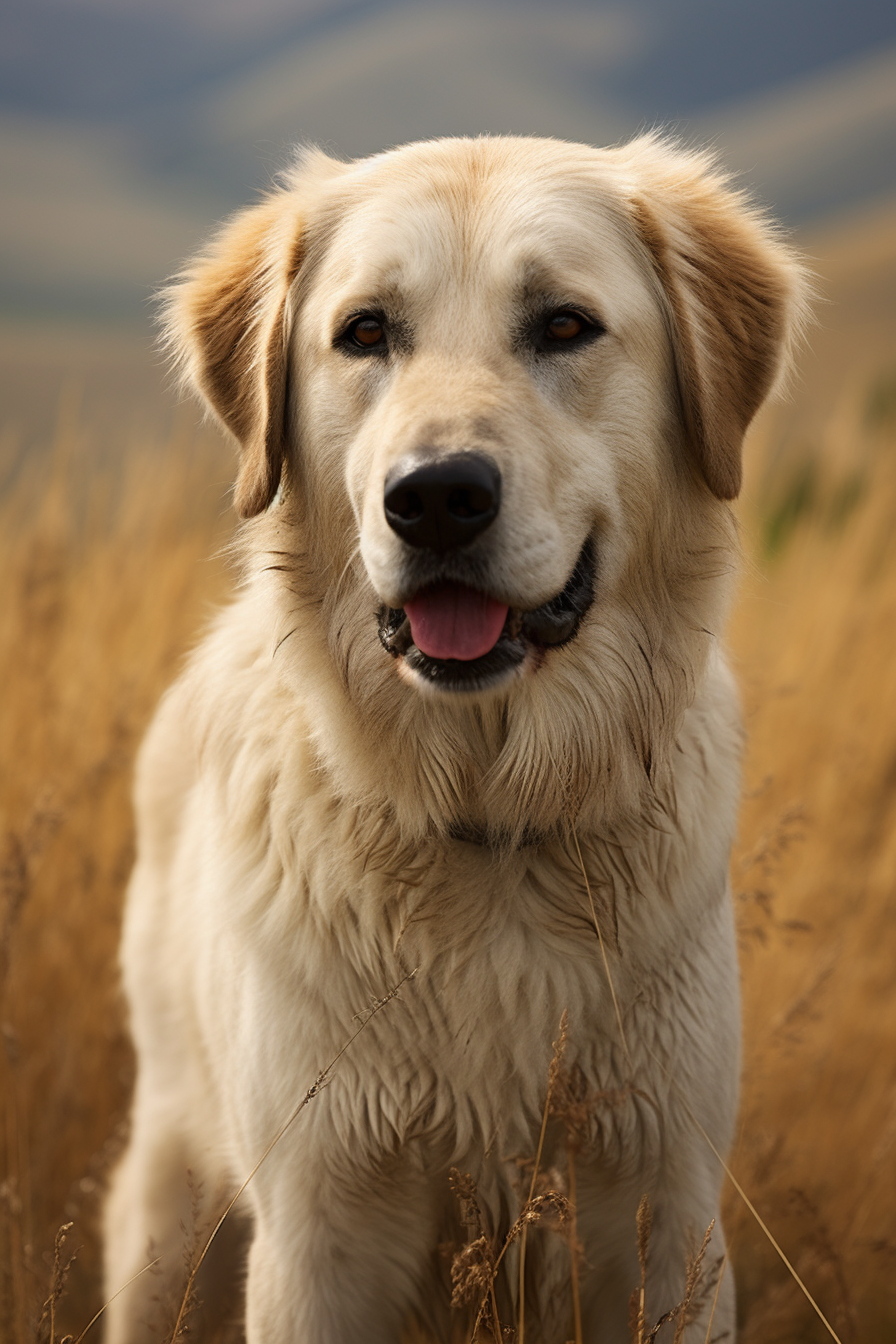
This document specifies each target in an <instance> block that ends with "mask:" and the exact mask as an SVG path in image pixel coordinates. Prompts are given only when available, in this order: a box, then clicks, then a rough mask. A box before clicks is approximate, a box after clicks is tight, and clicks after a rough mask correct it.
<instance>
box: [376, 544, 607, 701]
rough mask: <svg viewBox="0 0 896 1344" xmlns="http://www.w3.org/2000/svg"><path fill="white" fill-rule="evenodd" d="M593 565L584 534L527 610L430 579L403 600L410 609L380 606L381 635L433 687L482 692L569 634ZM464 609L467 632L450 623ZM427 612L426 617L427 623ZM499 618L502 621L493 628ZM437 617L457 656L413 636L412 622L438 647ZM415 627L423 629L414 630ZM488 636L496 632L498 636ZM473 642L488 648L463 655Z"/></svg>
mask: <svg viewBox="0 0 896 1344" xmlns="http://www.w3.org/2000/svg"><path fill="white" fill-rule="evenodd" d="M595 571H596V565H595V559H594V543H593V541H592V539H591V538H590V537H589V538H588V540H587V541H586V542H585V544H584V546H583V547H582V550H581V551H580V553H579V558H578V560H577V561H576V564H575V568H574V569H573V571H572V574H571V575H570V576H569V579H568V580H567V582H566V584H565V585H564V587H563V588H562V590H561V591H560V592H559V593H557V595H556V596H555V597H552V598H551V599H550V600H549V601H548V602H545V603H543V605H542V606H540V607H536V608H535V609H534V610H533V611H518V610H515V609H513V608H506V607H502V606H501V604H499V603H498V602H497V601H495V599H493V598H491V597H489V596H488V594H484V593H480V592H477V591H476V590H474V589H470V588H466V587H465V586H464V585H462V584H457V583H437V584H432V585H430V586H429V588H428V589H425V590H424V591H423V593H422V594H417V595H416V596H415V598H414V599H413V601H412V602H409V603H408V608H410V613H411V614H410V615H409V614H408V610H406V609H405V608H401V607H397V608H396V607H386V606H383V607H381V608H380V610H379V613H378V623H379V636H380V640H381V642H382V644H383V647H384V648H385V649H386V650H387V651H388V652H389V653H390V654H391V655H392V656H393V658H402V659H403V660H404V662H405V665H406V666H407V667H408V668H409V669H410V670H411V671H413V672H415V673H416V674H417V675H418V676H420V677H421V678H422V679H423V680H424V681H425V682H427V683H429V684H431V685H433V686H436V687H438V688H439V689H442V690H446V691H475V690H483V689H485V688H486V687H489V686H494V685H496V684H497V683H498V682H500V681H503V680H505V679H506V678H508V677H509V676H511V675H512V674H514V673H515V672H517V671H518V670H520V669H521V668H522V666H523V664H524V663H525V661H526V659H527V657H530V656H531V655H532V654H533V653H535V654H542V655H543V653H544V651H546V650H548V649H556V648H559V647H561V646H562V645H564V644H568V643H569V641H570V640H572V639H574V638H575V636H576V635H577V634H578V631H579V626H580V625H581V622H582V619H583V617H584V616H585V613H586V612H587V611H588V609H589V607H590V606H591V604H592V602H593V601H594V585H595ZM452 602H453V603H454V622H453V625H452V622H451V604H452ZM440 613H441V614H440ZM466 613H469V616H470V624H471V625H472V626H473V632H472V634H471V635H467V634H465V632H464V630H463V629H462V628H461V629H457V628H456V627H457V626H458V625H461V626H462V622H463V617H464V615H465V614H466ZM427 614H430V616H431V619H430V622H429V625H428V626H427V622H426V619H425V618H426V615H427ZM502 616H503V621H502V622H501V624H500V625H499V626H498V625H497V622H498V621H499V620H501V618H502ZM440 623H441V626H442V627H450V628H451V630H452V634H451V637H450V639H449V640H448V641H447V642H445V641H443V642H444V643H445V647H456V648H457V650H458V651H459V652H460V651H461V650H463V651H462V652H460V656H458V657H438V656H433V653H432V652H429V653H427V652H424V650H423V649H421V648H420V647H419V646H418V644H417V643H416V642H415V629H414V627H415V626H416V627H418V632H417V634H416V638H417V639H420V641H421V643H424V644H425V645H426V646H427V647H428V648H429V649H430V650H435V651H436V652H438V650H439V649H440V647H442V646H441V645H440V641H439V637H438V631H439V627H440ZM490 623H491V624H490ZM421 630H423V631H425V635H424V634H421V633H420V631H421ZM494 634H497V638H496V639H495V638H493V635H494ZM465 639H466V640H467V644H466V645H465ZM479 643H482V644H484V645H487V646H488V647H487V649H486V651H485V652H483V653H481V654H479V655H478V656H468V654H469V653H470V652H473V653H475V650H476V648H477V644H479Z"/></svg>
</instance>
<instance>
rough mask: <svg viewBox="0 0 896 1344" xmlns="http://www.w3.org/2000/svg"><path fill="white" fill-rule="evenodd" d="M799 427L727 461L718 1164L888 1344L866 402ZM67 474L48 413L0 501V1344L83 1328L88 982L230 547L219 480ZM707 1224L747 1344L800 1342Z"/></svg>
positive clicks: (96, 1129)
mask: <svg viewBox="0 0 896 1344" xmlns="http://www.w3.org/2000/svg"><path fill="white" fill-rule="evenodd" d="M795 426H796V428H795ZM798 430H799V421H798V420H797V421H795V420H794V410H793V407H791V408H790V409H789V410H788V411H787V412H786V414H784V413H782V414H781V415H779V416H778V417H777V419H776V420H769V421H767V422H766V424H765V426H764V428H763V429H762V430H761V431H760V432H759V433H758V434H757V435H756V436H754V441H753V444H752V446H751V461H752V468H751V476H750V479H749V484H748V490H747V495H746V499H745V504H744V507H743V509H742V518H743V524H744V535H745V540H746V548H747V551H748V565H747V572H746V574H745V581H744V585H743V596H742V599H741V601H740V604H739V607H738V609H737V612H736V615H735V619H734V621H733V625H732V630H731V638H730V642H731V645H732V648H733V652H734V656H735V661H736V664H737V666H738V669H739V674H740V678H741V683H742V686H743V688H744V698H745V706H746V713H747V720H748V727H749V743H750V745H749V754H748V760H747V771H746V789H747V792H746V801H745V805H744V809H743V822H742V831H741V838H740V842H739V844H738V848H737V852H736V854H735V856H734V861H733V877H734V885H735V890H736V894H737V901H738V908H739V919H740V929H741V937H742V949H743V958H742V959H743V969H744V979H745V1035H746V1042H747V1045H746V1054H745V1070H744V1100H743V1107H742V1125H741V1135H740V1138H739V1141H738V1143H737V1145H736V1149H735V1152H734V1153H733V1154H732V1158H731V1164H732V1168H733V1169H734V1171H735V1172H736V1174H737V1176H738V1178H739V1180H740V1181H741V1182H742V1184H743V1186H744V1187H745V1188H746V1190H747V1191H748V1193H749V1194H750V1196H751V1198H752V1199H753V1200H754V1202H755V1204H756V1205H757V1207H758V1208H759V1210H760V1212H761V1213H762V1215H763V1216H764V1217H765V1219H766V1220H767V1221H768V1223H769V1224H770V1225H771V1226H772V1227H773V1229H774V1231H775V1234H776V1236H777V1237H778V1239H779V1240H780V1241H781V1243H782V1244H783V1245H784V1246H785V1248H786V1249H787V1251H788V1253H789V1254H790V1256H791V1258H792V1259H793V1260H794V1262H795V1265H796V1267H797V1269H798V1271H799V1272H800V1274H801V1275H802V1277H803V1278H804V1279H805V1280H806V1282H807V1284H808V1285H809V1287H810V1289H811V1291H812V1292H813V1294H814V1295H815V1296H816V1298H817V1299H818V1300H819V1302H820V1303H821V1305H822V1306H823V1308H824V1310H825V1312H826V1313H827V1315H828V1317H829V1318H830V1320H831V1322H832V1324H833V1326H834V1328H835V1329H836V1330H837V1333H838V1334H839V1336H840V1338H841V1339H842V1340H843V1341H844V1344H848V1341H852V1340H860V1339H861V1340H863V1341H865V1340H883V1339H886V1338H893V1337H894V1336H896V1291H894V1287H893V1285H894V1283H896V1272H894V1259H896V1230H894V1214H893V1211H892V1210H893V1199H892V1191H893V1189H894V1188H896V1058H894V1050H893V1044H894V1040H896V995H894V992H893V985H892V947H893V945H894V944H893V935H894V923H896V902H894V901H893V899H892V888H893V878H894V874H896V709H894V707H896V529H894V526H893V521H894V516H896V396H893V395H892V394H891V393H888V391H887V384H886V383H880V382H878V383H875V382H874V380H873V379H871V377H870V376H869V377H866V378H865V379H864V381H859V380H854V382H853V385H851V388H850V389H847V390H846V391H845V392H844V394H843V399H842V403H841V405H840V408H839V412H838V415H837V416H836V417H834V418H832V419H831V420H830V422H829V427H828V431H827V435H828V437H827V441H825V442H823V443H820V444H818V446H817V447H816V449H815V451H814V452H813V454H811V455H810V454H808V452H807V453H806V454H805V456H804V457H801V454H802V453H803V452H804V448H805V441H804V439H803V437H802V435H801V434H800V433H799V432H798ZM87 457H88V455H87V452H86V445H84V444H83V443H81V442H79V432H78V428H77V423H76V421H75V420H73V419H72V418H71V416H70V415H69V416H66V415H65V414H64V415H63V417H62V420H61V423H60V429H59V432H58V435H57V443H56V446H55V448H54V450H53V452H52V454H51V455H48V457H47V459H46V461H47V462H49V466H47V465H46V464H45V465H44V466H43V467H38V466H36V467H34V468H33V469H32V470H30V471H26V472H25V473H24V474H23V475H22V477H21V479H20V481H19V483H18V484H17V485H15V486H12V487H10V488H9V489H8V490H7V493H6V495H5V497H4V499H3V501H2V503H0V527H2V533H0V535H2V541H0V573H2V576H3V578H2V583H3V597H2V601H0V649H2V659H3V671H2V678H3V679H2V687H3V694H2V696H0V741H2V759H3V763H4V768H3V773H2V777H0V813H2V816H0V842H2V875H0V880H2V892H0V991H2V994H3V999H2V1027H3V1050H2V1052H0V1096H2V1097H3V1101H4V1116H3V1125H4V1128H3V1132H2V1135H0V1151H2V1152H3V1159H4V1163H5V1171H4V1173H3V1183H2V1185H0V1339H2V1340H3V1341H7V1340H8V1341H16V1342H19V1341H21V1342H22V1344H26V1341H32V1340H34V1339H35V1338H43V1339H48V1338H50V1337H51V1335H54V1336H55V1338H56V1340H59V1339H60V1337H61V1336H62V1335H63V1334H64V1332H65V1331H66V1330H70V1331H74V1333H75V1334H77V1333H78V1330H79V1329H81V1328H82V1327H83V1326H84V1324H85V1323H86V1322H87V1320H89V1318H90V1316H91V1315H92V1313H93V1311H94V1310H95V1309H96V1307H97V1306H98V1305H99V1299H98V1291H99V1288H98V1248H97V1235H96V1231H97V1209H98V1197H99V1194H100V1192H101V1189H102V1185H103V1182H104V1179H105V1176H106V1173H107V1171H108V1169H109V1165H110V1162H111V1160H112V1159H113V1157H114V1155H115V1153H116V1152H117V1150H118V1148H119V1145H120V1143H121V1133H122V1125H123V1121H124V1116H125V1112H126V1105H127V1100H128V1092H129V1087H130V1083H131V1074H132V1060H131V1055H130V1051H129V1047H128V1045H127V1041H126V1038H125V1035H124V1032H123V1027H122V1014H121V1006H120V1003H119V1000H118V993H117V986H116V975H115V969H114V963H115V949H116V944H117V938H118V927H119V910H120V902H121V895H122V889H123V885H124V882H125V880H126V877H127V873H128V870H129V867H130V864H131V858H132V843H133V842H132V830H131V817H130V803H129V780H130V774H131V767H132V761H133V755H134V751H135V748H136V745H137V743H138V742H139V739H140V736H141V734H142V732H143V729H144V727H145V724H146V722H147V719H148V716H149V714H150V713H151V710H152V706H153V704H154V702H155V700H156V698H157V696H158V694H159V692H160V690H161V689H162V688H163V687H164V685H165V684H166V683H167V682H168V681H169V680H170V679H171V677H172V675H173V674H174V673H175V672H176V669H177V667H178V664H179V661H180V658H181V657H182V654H183V652H184V650H185V649H186V648H188V647H189V644H190V642H191V640H192V639H193V638H194V637H195V635H196V632H197V630H198V629H199V628H200V627H201V623H202V619H203V615H204V613H205V611H206V610H207V609H208V607H209V606H210V604H211V603H212V602H213V601H214V600H216V599H217V598H218V597H219V596H220V595H221V593H222V592H224V591H225V590H226V582H227V576H226V574H225V572H224V566H223V565H222V563H221V562H219V561H208V560H207V559H206V558H205V557H207V556H209V555H212V554H214V553H215V552H216V551H217V550H218V548H219V547H220V545H221V543H222V542H223V541H224V540H225V538H226V536H227V533H228V530H229V521H228V518H227V517H226V514H225V506H224V489H225V478H226V475H227V471H228V467H229V465H230V464H229V461H228V460H227V455H226V452H224V451H222V450H221V449H220V447H219V446H216V445H214V444H213V443H212V442H211V441H210V440H208V439H206V438H200V439H196V440H195V441H193V442H190V441H189V436H188V435H184V436H182V437H181V439H180V440H178V439H177V437H175V439H174V440H172V441H171V442H170V443H167V444H164V445H144V446H143V447H139V448H135V449H134V450H132V451H131V452H130V453H129V454H128V456H127V460H126V463H125V464H124V465H123V466H122V467H121V468H120V469H119V470H117V471H115V472H111V473H109V472H106V473H100V474H96V473H93V472H91V473H90V474H85V467H84V463H85V461H86V460H87ZM50 458H52V460H50ZM810 464H811V465H810ZM361 1006H363V1005H359V1007H361ZM298 1100H299V1099H297V1102H298ZM318 1104H326V1097H324V1098H322V1100H321V1102H320V1103H318ZM574 1147H575V1145H574V1142H573V1141H572V1140H571V1145H570V1151H571V1152H574ZM573 1178H574V1167H573ZM530 1196H531V1197H532V1198H539V1197H540V1196H538V1195H537V1194H536V1191H535V1184H534V1176H533V1182H532V1190H531V1191H530ZM727 1202H728V1208H727V1218H726V1223H727V1229H728V1232H729V1239H730V1241H731V1246H732V1258H733V1262H734V1268H735V1273H736V1275H737V1278H738V1283H739V1289H740V1300H741V1316H742V1320H743V1332H742V1339H743V1341H745V1344H758V1342H759V1341H761V1342H762V1344H775V1341H814V1340H822V1339H826V1338H828V1336H827V1335H826V1333H825V1332H824V1329H823V1327H822V1326H821V1325H820V1323H819V1322H818V1321H817V1319H816V1318H815V1317H814V1315H813V1313H812V1311H811V1309H810V1308H809V1307H808V1306H807V1305H806V1303H805V1301H804V1300H803V1299H802V1297H801V1295H800V1293H799V1291H798V1290H797V1289H796V1287H795V1286H794V1284H793V1283H792V1282H791V1280H790V1279H789V1276H788V1275H787V1273H786V1271H785V1270H784V1269H783V1267H782V1266H781V1264H780V1263H779V1261H778V1260H777V1258H776V1256H775V1255H774V1253H773V1252H772V1251H771V1249H770V1247H769V1246H768V1244H767V1242H766V1241H765V1239H764V1238H763V1236H762V1234H761V1233H760V1232H759V1230H758V1228H757V1226H756V1224H755V1222H754V1221H753V1219H752V1218H751V1217H750V1216H749V1214H748V1213H747V1212H746V1211H745V1210H744V1208H743V1206H742V1204H741V1203H740V1201H739V1200H738V1198H737V1196H736V1195H735V1194H734V1192H733V1191H732V1192H730V1193H729V1198H728V1201H727ZM67 1223H71V1224H73V1227H71V1228H67V1229H65V1231H64V1233H60V1228H61V1226H62V1225H63V1224H67ZM633 1232H634V1229H633ZM540 1234H541V1233H539V1235H540ZM471 1236H472V1233H471ZM573 1237H574V1228H573ZM474 1239H475V1238H474ZM75 1250H76V1251H77V1252H78V1254H77V1259H76V1260H75V1261H74V1263H72V1262H71V1256H72V1252H73V1251H75ZM54 1262H55V1266H56V1270H55V1275H54ZM63 1280H65V1282H63ZM632 1286H633V1287H635V1286H636V1285H632ZM51 1287H53V1291H51ZM63 1289H64V1291H63ZM51 1299H52V1300H51ZM45 1307H46V1309H44V1308H45ZM42 1312H43V1318H42V1324H41V1325H40V1326H38V1322H39V1321H40V1320H41V1316H42Z"/></svg>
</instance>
